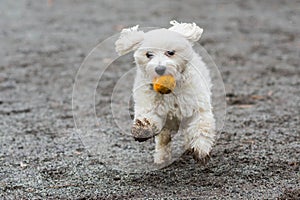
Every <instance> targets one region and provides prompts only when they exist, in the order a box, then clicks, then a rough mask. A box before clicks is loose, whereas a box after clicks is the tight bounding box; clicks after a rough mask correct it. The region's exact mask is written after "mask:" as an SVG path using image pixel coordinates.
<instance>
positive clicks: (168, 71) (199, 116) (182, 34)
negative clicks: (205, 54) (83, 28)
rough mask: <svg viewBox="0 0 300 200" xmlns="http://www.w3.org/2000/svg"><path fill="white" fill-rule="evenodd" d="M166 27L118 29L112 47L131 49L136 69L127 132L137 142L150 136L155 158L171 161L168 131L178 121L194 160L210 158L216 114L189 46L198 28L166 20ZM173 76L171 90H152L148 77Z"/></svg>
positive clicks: (203, 74)
mask: <svg viewBox="0 0 300 200" xmlns="http://www.w3.org/2000/svg"><path fill="white" fill-rule="evenodd" d="M170 23H171V24H172V25H173V26H172V27H170V28H169V29H156V30H151V31H149V32H146V33H144V32H143V31H139V30H138V26H134V27H132V28H129V29H123V30H122V32H121V35H120V38H119V39H118V40H117V41H116V51H117V52H118V53H119V55H124V54H126V53H128V52H130V51H133V50H134V51H135V53H134V59H135V62H136V65H137V73H136V78H135V83H134V88H133V99H134V110H135V116H134V124H133V126H132V134H133V136H134V138H135V139H136V140H138V141H140V142H142V141H145V140H147V139H149V138H152V137H154V136H155V142H156V145H155V154H154V162H155V163H157V164H163V163H166V162H169V161H170V160H171V145H170V142H171V131H178V129H179V126H180V128H181V130H182V131H183V133H184V134H185V136H186V147H187V150H191V151H192V152H193V155H194V158H195V159H196V160H197V161H205V160H207V159H206V158H209V153H210V151H211V148H212V145H213V143H214V140H215V135H216V134H215V119H214V116H213V113H212V105H211V86H212V84H211V78H210V76H209V71H208V69H207V67H206V65H205V63H204V62H203V61H202V59H201V57H200V56H199V55H198V54H196V53H195V52H194V50H193V48H192V46H193V43H195V42H197V41H198V40H199V39H200V37H201V34H202V32H203V30H202V29H201V28H200V27H198V26H197V25H196V24H195V23H192V24H190V23H178V22H176V21H171V22H170ZM162 75H172V76H173V77H174V78H175V80H176V87H175V89H174V90H173V91H172V92H171V93H170V94H160V93H158V92H156V91H154V90H153V85H152V81H153V79H154V78H156V77H158V76H162Z"/></svg>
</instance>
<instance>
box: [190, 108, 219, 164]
mask: <svg viewBox="0 0 300 200" xmlns="http://www.w3.org/2000/svg"><path fill="white" fill-rule="evenodd" d="M186 131H187V134H188V140H187V141H189V144H188V145H189V146H190V150H191V151H192V152H193V155H194V159H195V160H196V161H198V162H204V163H205V162H206V161H207V160H208V159H209V153H210V151H211V149H212V146H213V144H214V141H215V136H216V133H215V119H214V116H213V114H212V112H210V111H205V112H199V113H196V114H194V116H193V117H192V118H191V120H190V122H189V123H188V125H187V127H186Z"/></svg>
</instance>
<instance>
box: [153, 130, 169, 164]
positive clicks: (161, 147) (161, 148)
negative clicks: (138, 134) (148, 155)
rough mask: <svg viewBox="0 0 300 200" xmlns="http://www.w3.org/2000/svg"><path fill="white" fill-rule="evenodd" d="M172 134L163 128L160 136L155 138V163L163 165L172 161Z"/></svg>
mask: <svg viewBox="0 0 300 200" xmlns="http://www.w3.org/2000/svg"><path fill="white" fill-rule="evenodd" d="M170 142H171V133H170V130H169V129H167V128H163V129H162V131H161V132H160V133H159V135H157V136H155V153H154V163H156V164H163V163H167V162H170V161H171V158H172V152H171V143H170Z"/></svg>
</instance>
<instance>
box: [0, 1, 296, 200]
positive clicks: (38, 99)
mask: <svg viewBox="0 0 300 200" xmlns="http://www.w3.org/2000/svg"><path fill="white" fill-rule="evenodd" d="M299 8H300V1H296V0H286V1H281V0H278V1H273V0H266V1H259V0H253V1H243V0H240V1H211V0H206V1H204V0H201V1H198V0H191V1H157V2H155V1H152V2H150V1H138V0H136V1H133V0H128V1H121V0H114V1H109V0H102V1H96V0H95V1H92V0H89V1H79V0H61V1H55V0H52V1H51V0H49V1H48V2H47V1H29V0H26V1H25V0H24V1H9V0H2V1H1V2H0V27H1V29H0V44H1V49H0V56H1V58H2V59H1V61H0V198H1V199H127V198H132V199H137V198H154V199H156V198H173V199H174V198H175V199H177V198H180V199H182V198H188V199H189V198H195V199H198V198H199V199H208V198H213V199H240V198H242V199H300V168H299V165H300V159H299V157H300V132H299V130H300V126H299V121H300V116H299V111H300V66H299V63H300V37H299V35H300V10H299ZM171 19H176V20H178V21H183V22H191V21H195V22H196V23H197V24H199V25H200V26H201V27H203V28H204V31H205V32H204V34H203V36H202V39H201V41H200V43H201V44H202V45H203V46H204V47H205V49H206V50H207V51H208V52H209V54H210V55H211V56H212V58H213V59H214V61H215V62H216V64H217V65H218V66H219V68H220V71H221V74H222V77H223V80H224V84H225V88H226V92H227V95H226V99H227V116H226V123H225V126H224V128H223V130H222V132H221V134H220V137H219V139H218V141H217V143H216V145H215V147H214V149H213V151H212V155H211V160H210V162H209V163H208V164H207V165H205V166H199V165H197V164H195V163H194V161H193V159H192V158H191V157H190V156H189V155H184V156H182V157H181V158H180V159H179V160H177V161H175V162H174V163H173V164H172V165H170V166H169V167H167V168H164V169H161V170H158V171H151V172H142V173H125V172H122V171H118V170H113V169H110V168H106V167H105V166H104V164H105V163H103V162H101V161H100V160H99V159H98V157H97V156H96V155H94V154H92V153H89V152H88V151H87V149H86V148H85V147H84V145H82V143H81V141H80V139H79V137H78V135H77V134H76V132H75V125H74V121H73V115H72V88H73V83H74V80H75V76H76V73H77V71H78V69H79V66H80V64H81V63H82V61H83V59H84V58H85V56H86V55H87V54H88V53H89V51H90V50H91V49H92V48H93V47H94V46H95V45H96V44H97V43H99V42H100V41H102V40H104V39H106V38H107V37H109V36H110V35H113V34H115V33H117V32H118V31H119V30H120V29H121V28H122V27H127V26H132V25H136V24H140V25H141V26H144V27H147V26H150V27H151V26H155V27H168V26H169V24H168V23H169V21H170V20H171ZM125 59H127V62H124V63H123V64H126V63H127V64H128V63H130V62H131V60H132V59H131V58H130V56H128V57H126V58H125ZM110 75H111V76H112V77H111V79H112V80H115V79H114V77H113V75H114V73H110ZM115 76H116V77H117V73H116V74H115ZM97 105H98V107H101V106H103V105H101V104H99V103H98V104H97ZM96 109H98V111H99V112H98V114H99V118H101V117H109V116H110V113H109V112H104V111H103V113H101V109H100V108H96ZM104 131H107V132H109V133H114V132H118V127H117V126H115V124H113V123H112V124H111V127H110V129H107V130H104Z"/></svg>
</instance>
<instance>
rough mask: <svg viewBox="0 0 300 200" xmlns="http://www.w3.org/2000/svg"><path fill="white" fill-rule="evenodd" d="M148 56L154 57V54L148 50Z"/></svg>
mask: <svg viewBox="0 0 300 200" xmlns="http://www.w3.org/2000/svg"><path fill="white" fill-rule="evenodd" d="M146 56H147V58H153V56H154V54H153V53H152V52H150V51H147V53H146Z"/></svg>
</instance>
